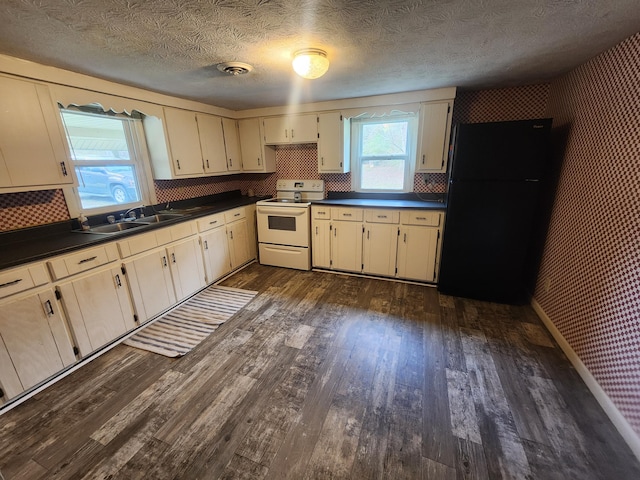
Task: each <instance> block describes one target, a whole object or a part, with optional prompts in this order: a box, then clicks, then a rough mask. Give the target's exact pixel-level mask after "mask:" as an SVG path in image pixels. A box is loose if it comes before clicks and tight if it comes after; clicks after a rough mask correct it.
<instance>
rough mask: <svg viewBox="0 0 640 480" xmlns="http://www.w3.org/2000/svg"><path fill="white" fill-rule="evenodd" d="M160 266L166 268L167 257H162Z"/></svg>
mask: <svg viewBox="0 0 640 480" xmlns="http://www.w3.org/2000/svg"><path fill="white" fill-rule="evenodd" d="M162 266H163V267H166V266H167V257H166V256H164V255H163V256H162Z"/></svg>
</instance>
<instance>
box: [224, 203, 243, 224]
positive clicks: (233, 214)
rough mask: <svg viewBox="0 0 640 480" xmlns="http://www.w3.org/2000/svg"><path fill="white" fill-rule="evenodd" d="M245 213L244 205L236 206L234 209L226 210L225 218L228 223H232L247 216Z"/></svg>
mask: <svg viewBox="0 0 640 480" xmlns="http://www.w3.org/2000/svg"><path fill="white" fill-rule="evenodd" d="M245 215H246V214H245V211H244V207H240V208H234V209H233V210H229V211H228V212H224V220H225V222H227V223H231V222H235V221H236V220H241V219H243V218H245Z"/></svg>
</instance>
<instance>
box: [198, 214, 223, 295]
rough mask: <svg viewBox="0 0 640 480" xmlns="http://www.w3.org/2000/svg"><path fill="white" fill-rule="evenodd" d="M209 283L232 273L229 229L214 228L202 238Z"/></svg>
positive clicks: (201, 242)
mask: <svg viewBox="0 0 640 480" xmlns="http://www.w3.org/2000/svg"><path fill="white" fill-rule="evenodd" d="M200 244H201V247H202V255H203V257H204V267H205V272H206V275H207V283H213V282H215V281H216V280H218V279H219V278H221V277H223V276H224V275H226V274H227V273H229V272H230V271H231V259H230V257H229V243H228V242H227V229H226V228H225V227H224V226H223V227H218V228H214V229H213V230H211V231H209V232H207V233H206V234H204V235H202V236H201V237H200Z"/></svg>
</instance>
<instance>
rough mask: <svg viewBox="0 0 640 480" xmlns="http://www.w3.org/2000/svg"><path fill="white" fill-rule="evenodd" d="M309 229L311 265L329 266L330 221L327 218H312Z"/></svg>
mask: <svg viewBox="0 0 640 480" xmlns="http://www.w3.org/2000/svg"><path fill="white" fill-rule="evenodd" d="M311 229H312V232H313V238H312V239H311V253H312V256H313V266H314V267H318V268H331V222H330V221H328V220H314V221H313V223H312V225H311Z"/></svg>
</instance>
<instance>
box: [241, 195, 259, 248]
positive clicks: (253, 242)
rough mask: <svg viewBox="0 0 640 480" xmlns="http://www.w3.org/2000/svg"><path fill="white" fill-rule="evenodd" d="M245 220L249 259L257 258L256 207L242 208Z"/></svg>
mask: <svg viewBox="0 0 640 480" xmlns="http://www.w3.org/2000/svg"><path fill="white" fill-rule="evenodd" d="M244 211H245V218H246V219H247V238H248V241H249V259H251V260H253V259H255V258H258V233H257V217H256V205H255V203H254V204H253V205H247V206H246V207H244Z"/></svg>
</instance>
